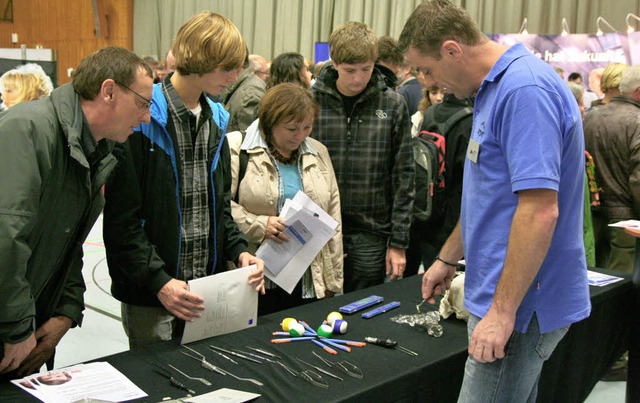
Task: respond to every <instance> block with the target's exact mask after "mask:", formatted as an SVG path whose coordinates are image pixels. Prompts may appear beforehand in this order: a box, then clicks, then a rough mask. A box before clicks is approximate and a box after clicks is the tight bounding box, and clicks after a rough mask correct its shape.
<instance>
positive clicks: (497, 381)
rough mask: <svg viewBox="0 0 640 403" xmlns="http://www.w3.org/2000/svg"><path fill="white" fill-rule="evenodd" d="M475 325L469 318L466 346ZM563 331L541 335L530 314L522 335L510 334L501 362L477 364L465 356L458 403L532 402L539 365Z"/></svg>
mask: <svg viewBox="0 0 640 403" xmlns="http://www.w3.org/2000/svg"><path fill="white" fill-rule="evenodd" d="M479 321H480V318H479V317H477V316H474V315H470V316H469V322H468V324H467V331H468V336H469V343H471V335H472V334H473V330H474V329H475V327H476V325H477V324H478V322H479ZM567 330H569V326H566V327H562V328H560V329H556V330H554V331H552V332H549V333H544V334H541V333H540V328H539V326H538V319H537V317H536V315H535V314H534V315H533V318H532V319H531V322H530V323H529V328H528V329H527V331H526V332H525V333H520V332H516V331H514V332H513V334H512V335H511V337H510V338H509V341H508V342H507V346H506V348H505V357H504V358H503V359H498V360H495V361H494V362H488V363H479V362H478V361H476V360H475V359H474V358H473V357H472V356H469V357H468V358H467V363H466V365H465V369H464V380H463V381H462V388H461V389H460V396H459V397H458V402H474V403H485V402H509V403H517V402H532V403H533V402H535V401H536V397H537V395H538V380H539V379H540V372H542V364H543V363H544V362H545V361H546V360H547V359H549V357H550V356H551V353H553V350H554V349H555V348H556V346H557V345H558V343H559V342H560V340H562V338H563V337H564V335H565V334H566V333H567Z"/></svg>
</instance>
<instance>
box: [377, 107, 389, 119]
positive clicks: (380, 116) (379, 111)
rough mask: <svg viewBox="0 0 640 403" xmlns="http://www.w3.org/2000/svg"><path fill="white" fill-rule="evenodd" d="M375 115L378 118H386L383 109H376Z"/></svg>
mask: <svg viewBox="0 0 640 403" xmlns="http://www.w3.org/2000/svg"><path fill="white" fill-rule="evenodd" d="M376 115H377V116H378V117H379V118H380V119H386V118H387V113H386V112H385V111H383V110H382V109H376Z"/></svg>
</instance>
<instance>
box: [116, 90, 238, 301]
mask: <svg viewBox="0 0 640 403" xmlns="http://www.w3.org/2000/svg"><path fill="white" fill-rule="evenodd" d="M210 106H211V108H212V110H213V114H214V118H213V119H214V121H212V122H211V134H210V141H209V171H210V172H209V178H208V179H209V182H210V183H209V189H211V192H212V194H211V195H210V197H211V199H210V200H211V201H210V205H209V206H210V209H209V210H210V214H211V216H210V217H211V220H210V221H211V231H210V234H209V245H210V250H211V253H210V254H209V256H210V261H209V264H208V267H207V271H208V272H209V273H211V272H212V271H216V272H219V271H223V270H225V269H226V263H227V261H233V262H237V259H238V256H239V255H240V253H242V252H246V251H247V242H246V241H245V239H244V236H243V235H242V233H241V232H240V230H239V229H238V227H237V225H236V223H235V221H234V220H233V217H232V216H231V204H230V203H231V196H230V193H229V192H230V189H231V182H230V181H231V176H230V173H229V164H230V154H229V146H228V144H227V141H226V136H225V135H224V134H223V130H224V127H225V126H226V120H227V118H228V114H227V112H226V111H225V110H224V109H223V108H222V106H221V105H220V104H214V103H213V102H210ZM167 119H169V118H168V115H167V102H166V99H165V97H164V94H163V93H162V90H161V89H160V87H159V84H156V86H155V87H154V92H153V99H152V106H151V123H150V124H143V125H141V127H142V132H136V133H134V134H133V135H132V136H131V137H129V140H128V141H127V142H126V143H125V144H123V145H122V146H119V149H118V151H120V154H119V155H118V158H119V159H120V160H121V162H120V164H119V165H118V167H117V169H116V171H115V172H114V175H113V177H112V178H111V179H110V180H109V182H108V183H107V186H106V189H105V196H106V200H107V204H106V206H105V210H104V241H105V246H106V248H107V263H108V265H109V273H110V275H111V279H112V284H111V291H112V293H113V296H114V297H115V298H117V299H118V300H119V301H122V302H124V303H127V304H132V305H140V306H159V305H160V301H159V300H158V298H157V296H156V294H157V293H158V291H160V289H161V288H162V287H163V286H164V285H165V284H166V283H167V282H169V281H170V280H171V279H172V278H179V277H180V276H179V272H180V268H179V264H178V261H179V255H180V243H181V230H180V228H181V221H180V220H181V213H180V205H179V195H180V183H181V181H182V179H181V177H180V169H179V168H178V167H179V166H180V163H179V160H178V158H180V153H179V152H178V150H177V147H178V145H177V140H176V139H175V135H174V134H170V133H169V132H168V131H167V130H166V124H167ZM221 127H222V128H221ZM218 150H219V151H218ZM216 156H217V158H216ZM214 161H216V162H215V163H214ZM187 280H188V279H187Z"/></svg>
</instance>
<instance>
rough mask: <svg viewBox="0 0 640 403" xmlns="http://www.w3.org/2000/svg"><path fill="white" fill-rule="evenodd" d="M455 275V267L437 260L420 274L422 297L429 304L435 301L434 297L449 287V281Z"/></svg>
mask: <svg viewBox="0 0 640 403" xmlns="http://www.w3.org/2000/svg"><path fill="white" fill-rule="evenodd" d="M455 275H456V268H455V267H453V266H449V265H447V264H444V263H442V262H441V261H439V260H436V261H435V262H433V264H432V265H431V266H430V267H429V269H427V271H426V272H425V273H424V275H423V276H422V298H423V299H426V300H427V302H428V303H430V304H431V305H433V304H435V303H436V300H435V298H434V297H436V296H439V295H442V294H444V293H445V291H447V290H448V289H449V288H451V281H453V277H454V276H455Z"/></svg>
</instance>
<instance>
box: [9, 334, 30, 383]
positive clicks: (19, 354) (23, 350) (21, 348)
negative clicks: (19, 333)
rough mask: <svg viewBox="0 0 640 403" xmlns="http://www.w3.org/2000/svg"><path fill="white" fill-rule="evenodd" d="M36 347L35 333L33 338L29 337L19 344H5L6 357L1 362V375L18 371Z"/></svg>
mask: <svg viewBox="0 0 640 403" xmlns="http://www.w3.org/2000/svg"><path fill="white" fill-rule="evenodd" d="M35 347H36V335H35V333H31V336H29V338H28V339H26V340H23V341H21V342H19V343H15V344H10V343H4V357H2V361H0V374H4V373H7V372H11V371H13V370H15V369H17V368H18V367H19V366H20V364H22V361H24V359H25V358H27V356H28V355H29V353H31V351H32V350H33V349H34V348H35Z"/></svg>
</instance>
